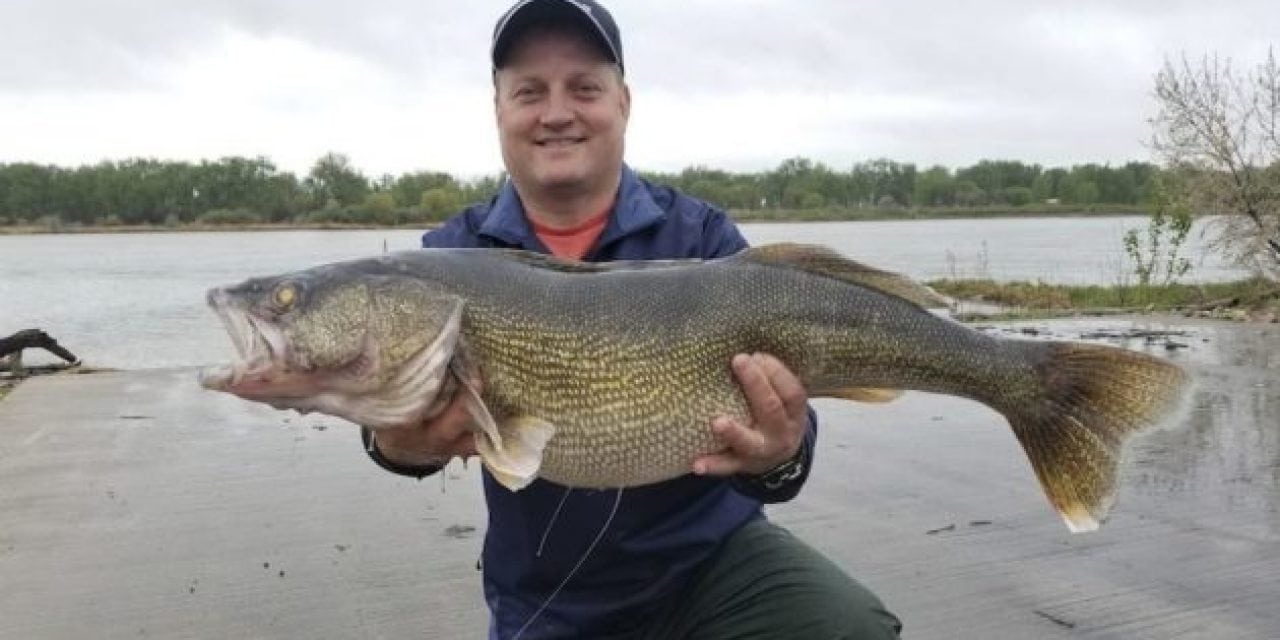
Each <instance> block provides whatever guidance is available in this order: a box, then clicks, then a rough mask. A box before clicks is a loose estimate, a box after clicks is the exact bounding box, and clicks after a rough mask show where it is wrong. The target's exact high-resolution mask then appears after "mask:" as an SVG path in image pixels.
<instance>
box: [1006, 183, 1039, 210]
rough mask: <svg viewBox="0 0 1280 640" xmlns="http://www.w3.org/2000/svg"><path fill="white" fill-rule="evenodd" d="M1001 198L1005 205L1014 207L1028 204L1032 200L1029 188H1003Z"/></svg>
mask: <svg viewBox="0 0 1280 640" xmlns="http://www.w3.org/2000/svg"><path fill="white" fill-rule="evenodd" d="M1003 197H1004V201H1005V202H1006V203H1008V204H1010V205H1013V206H1015V207H1021V206H1022V205H1025V204H1029V203H1030V202H1031V200H1032V195H1031V189H1030V188H1029V187H1005V188H1004V194H1003Z"/></svg>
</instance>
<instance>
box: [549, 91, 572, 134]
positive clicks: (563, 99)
mask: <svg viewBox="0 0 1280 640" xmlns="http://www.w3.org/2000/svg"><path fill="white" fill-rule="evenodd" d="M575 115H576V114H575V112H574V109H573V100H572V98H571V96H569V95H568V93H567V92H565V91H552V92H551V95H550V96H548V97H547V102H546V108H545V109H543V110H542V118H541V122H540V124H541V125H542V126H544V127H548V128H551V129H559V128H563V127H566V126H568V125H570V124H572V123H573V119H574V117H575Z"/></svg>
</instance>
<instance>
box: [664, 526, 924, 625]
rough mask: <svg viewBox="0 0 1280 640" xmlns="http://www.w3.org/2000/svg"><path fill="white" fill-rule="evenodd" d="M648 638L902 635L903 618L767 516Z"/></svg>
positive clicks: (740, 535) (713, 564) (728, 547)
mask: <svg viewBox="0 0 1280 640" xmlns="http://www.w3.org/2000/svg"><path fill="white" fill-rule="evenodd" d="M650 627H651V628H649V629H647V630H646V632H645V634H644V637H645V638H649V639H652V640H681V639H689V640H693V639H699V640H701V639H707V640H713V639H714V640H731V639H738V638H761V639H765V638H769V639H772V638H803V639H805V640H810V639H812V640H824V639H827V638H842V639H850V640H852V639H858V640H861V639H863V638H875V639H879V638H897V637H898V631H899V630H901V629H902V623H900V622H899V621H898V619H897V618H896V617H895V616H894V615H893V614H892V613H889V611H888V610H887V609H885V607H884V605H883V604H881V603H880V599H879V598H877V597H876V596H875V594H873V593H871V592H870V591H869V590H867V589H866V588H865V587H863V586H862V585H860V584H858V583H857V582H855V581H854V580H853V579H852V578H850V577H849V576H848V575H846V574H845V573H844V571H842V570H841V569H840V568H839V567H837V566H836V565H835V564H833V563H832V562H831V561H830V560H828V559H826V558H825V557H823V556H822V555H821V554H819V553H818V552H817V551H814V550H813V549H812V548H810V547H809V545H806V544H805V543H803V542H801V541H800V540H799V539H798V538H796V537H795V536H793V535H791V533H790V532H789V531H787V530H786V529H783V528H781V527H779V526H777V525H775V524H773V523H771V522H769V521H767V520H764V519H763V518H761V519H758V520H756V521H753V522H751V523H748V524H747V525H745V526H743V527H742V528H741V529H739V530H738V531H737V532H736V533H734V534H733V536H731V537H730V538H729V539H728V540H727V541H725V543H724V546H723V547H722V548H721V549H720V550H719V551H717V552H716V554H715V555H713V556H712V557H711V560H709V561H708V563H707V566H706V567H704V568H703V569H702V570H701V571H700V572H699V573H698V575H697V576H696V577H695V578H694V579H693V581H692V582H691V583H690V584H689V587H688V588H687V589H686V590H685V593H684V594H682V595H681V596H680V597H679V598H677V599H676V602H675V603H674V605H673V606H672V607H671V608H670V609H668V611H667V613H665V614H664V615H659V616H657V617H656V618H655V619H654V621H653V623H652V624H651V625H650Z"/></svg>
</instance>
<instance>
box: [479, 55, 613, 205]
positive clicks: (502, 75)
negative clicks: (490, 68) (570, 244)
mask: <svg viewBox="0 0 1280 640" xmlns="http://www.w3.org/2000/svg"><path fill="white" fill-rule="evenodd" d="M494 88H495V91H496V93H495V96H494V106H495V109H496V112H497V120H498V135H499V138H500V140H501V142H502V157H503V160H504V161H505V162H506V165H507V171H508V172H510V174H511V177H512V179H514V180H515V183H516V185H517V186H519V187H520V188H522V189H536V190H540V191H543V192H547V191H550V192H565V191H568V192H575V193H592V192H594V191H595V190H597V189H607V188H611V187H612V186H613V185H614V184H615V182H616V180H617V179H618V173H619V171H621V168H622V151H623V138H624V135H625V133H626V130H627V117H628V115H629V114H630V111H631V95H630V92H629V91H628V89H627V87H626V85H625V84H624V83H623V82H622V78H621V77H620V76H619V75H618V73H617V71H616V68H615V67H614V65H613V64H611V63H610V62H609V61H608V60H607V59H606V58H605V57H604V56H603V54H602V53H601V52H600V51H598V50H597V49H596V48H595V47H594V46H592V44H591V43H590V42H589V41H587V40H586V39H585V36H581V35H575V34H571V33H562V32H554V31H545V30H530V32H529V33H528V34H526V35H524V36H523V37H521V39H520V40H519V41H517V42H516V43H515V44H514V45H513V46H512V48H511V51H510V53H509V55H508V57H507V61H506V64H505V65H504V66H503V68H501V69H499V70H498V74H497V76H496V78H495V86H494Z"/></svg>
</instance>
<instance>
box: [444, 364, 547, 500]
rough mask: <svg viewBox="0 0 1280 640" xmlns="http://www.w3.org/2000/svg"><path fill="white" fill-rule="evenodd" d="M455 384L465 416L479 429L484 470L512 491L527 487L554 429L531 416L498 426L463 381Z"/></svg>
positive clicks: (533, 476)
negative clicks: (458, 385)
mask: <svg viewBox="0 0 1280 640" xmlns="http://www.w3.org/2000/svg"><path fill="white" fill-rule="evenodd" d="M458 382H459V383H461V385H462V387H461V390H462V393H463V394H465V398H466V403H467V413H470V414H471V419H472V421H474V422H475V424H476V426H477V428H478V431H476V434H475V438H476V451H479V452H480V460H482V461H483V462H484V466H485V468H486V469H488V470H489V473H491V474H493V478H494V479H495V480H497V481H498V483H499V484H501V485H502V486H504V487H506V488H508V489H510V490H512V491H519V490H521V489H523V488H525V487H527V486H529V483H530V482H533V479H534V478H536V477H538V470H539V469H541V468H542V451H543V449H545V448H546V446H547V442H548V441H549V440H551V436H553V435H555V433H556V428H555V425H553V424H551V423H549V422H546V421H544V420H539V419H538V418H533V417H530V416H517V417H514V418H510V419H507V420H504V421H503V423H502V424H501V425H499V424H498V422H497V421H496V420H494V419H493V414H492V413H490V412H489V408H488V407H487V406H485V404H484V400H483V399H481V397H480V394H479V393H478V392H477V391H476V388H475V387H474V386H472V385H471V384H470V383H469V382H467V380H466V379H465V378H462V377H459V378H458Z"/></svg>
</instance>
